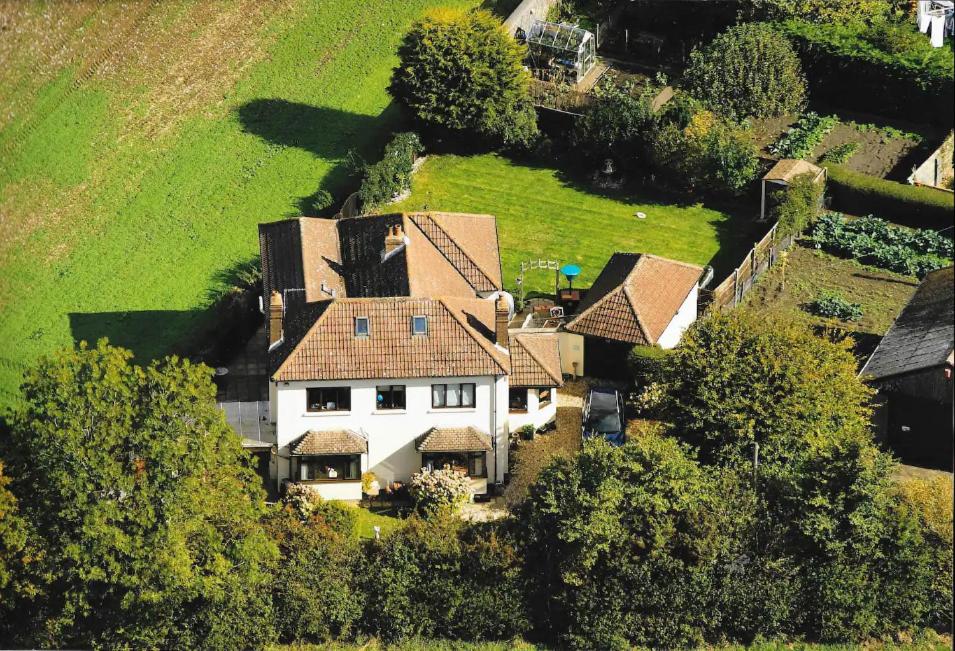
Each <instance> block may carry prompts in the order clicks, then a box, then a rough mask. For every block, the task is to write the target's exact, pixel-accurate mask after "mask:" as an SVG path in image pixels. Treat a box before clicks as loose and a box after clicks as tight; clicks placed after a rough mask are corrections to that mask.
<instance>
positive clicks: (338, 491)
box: [307, 481, 361, 502]
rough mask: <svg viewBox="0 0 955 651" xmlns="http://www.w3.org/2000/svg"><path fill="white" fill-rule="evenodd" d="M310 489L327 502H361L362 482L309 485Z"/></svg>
mask: <svg viewBox="0 0 955 651" xmlns="http://www.w3.org/2000/svg"><path fill="white" fill-rule="evenodd" d="M307 486H308V487H309V488H311V489H312V490H313V491H315V492H316V493H318V494H319V495H321V496H322V499H326V500H343V501H346V502H357V501H360V500H361V482H360V481H328V482H320V483H315V484H307Z"/></svg>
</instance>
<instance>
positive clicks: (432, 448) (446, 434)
mask: <svg viewBox="0 0 955 651" xmlns="http://www.w3.org/2000/svg"><path fill="white" fill-rule="evenodd" d="M415 448H417V449H418V451H419V452H482V451H485V452H486V451H489V450H490V449H491V437H490V436H488V435H487V434H485V433H484V432H481V431H479V430H478V429H476V428H474V427H432V428H431V429H429V430H428V431H426V432H425V433H424V434H422V435H421V436H419V437H418V438H417V439H416V440H415Z"/></svg>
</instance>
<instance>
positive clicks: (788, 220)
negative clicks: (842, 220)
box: [773, 172, 825, 237]
mask: <svg viewBox="0 0 955 651" xmlns="http://www.w3.org/2000/svg"><path fill="white" fill-rule="evenodd" d="M824 191H825V186H824V185H823V184H822V183H817V182H816V181H815V180H814V179H813V175H812V173H809V172H807V173H805V174H800V175H798V176H796V177H795V178H794V179H792V181H791V182H790V183H789V185H788V186H787V187H786V188H785V189H783V190H780V191H778V192H776V193H775V194H774V199H775V200H776V202H777V203H776V207H775V209H774V210H773V212H774V214H775V217H776V219H777V220H778V222H779V235H780V236H782V237H788V236H789V235H798V234H800V233H802V232H803V230H805V229H806V227H807V226H809V225H810V224H812V223H813V222H814V221H815V220H816V215H817V214H819V208H820V207H821V205H822V195H823V192H824Z"/></svg>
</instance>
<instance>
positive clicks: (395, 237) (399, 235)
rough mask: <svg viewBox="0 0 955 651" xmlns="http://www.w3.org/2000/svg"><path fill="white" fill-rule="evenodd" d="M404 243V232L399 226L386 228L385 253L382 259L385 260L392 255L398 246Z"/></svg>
mask: <svg viewBox="0 0 955 651" xmlns="http://www.w3.org/2000/svg"><path fill="white" fill-rule="evenodd" d="M404 243H405V232H404V230H402V228H401V226H400V225H399V224H395V225H394V226H391V227H389V228H388V233H387V234H386V235H385V252H384V255H383V257H385V258H387V257H388V256H390V255H391V254H392V253H394V252H395V251H396V250H397V249H398V247H399V246H401V245H403V244H404Z"/></svg>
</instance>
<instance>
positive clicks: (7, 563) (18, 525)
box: [0, 461, 26, 613]
mask: <svg viewBox="0 0 955 651" xmlns="http://www.w3.org/2000/svg"><path fill="white" fill-rule="evenodd" d="M9 483H10V478H9V477H7V476H6V475H4V474H3V462H2V461H0V596H2V595H3V594H4V592H3V591H4V590H5V589H6V588H7V586H8V585H10V583H11V581H12V579H13V573H14V572H15V571H16V569H17V565H18V564H19V560H20V558H19V556H20V552H21V550H22V549H23V546H24V544H25V543H26V527H25V525H24V522H23V519H22V518H21V517H20V515H19V512H18V510H17V498H16V497H14V496H13V493H11V492H10V491H9V490H8V489H7V485H8V484H9ZM3 601H4V602H6V601H7V600H6V599H4V600H3ZM2 612H3V607H2V606H0V613H2Z"/></svg>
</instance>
